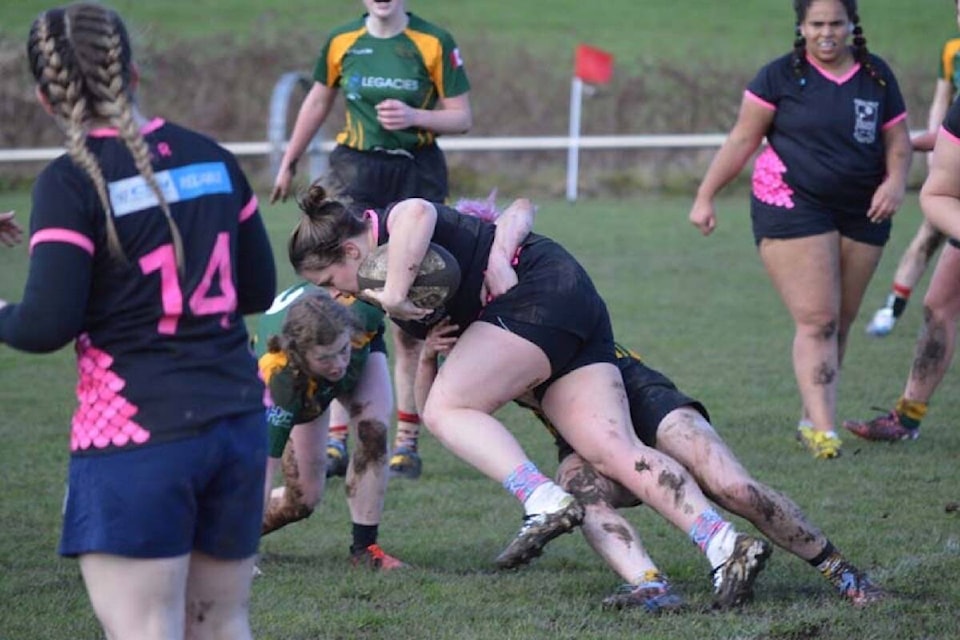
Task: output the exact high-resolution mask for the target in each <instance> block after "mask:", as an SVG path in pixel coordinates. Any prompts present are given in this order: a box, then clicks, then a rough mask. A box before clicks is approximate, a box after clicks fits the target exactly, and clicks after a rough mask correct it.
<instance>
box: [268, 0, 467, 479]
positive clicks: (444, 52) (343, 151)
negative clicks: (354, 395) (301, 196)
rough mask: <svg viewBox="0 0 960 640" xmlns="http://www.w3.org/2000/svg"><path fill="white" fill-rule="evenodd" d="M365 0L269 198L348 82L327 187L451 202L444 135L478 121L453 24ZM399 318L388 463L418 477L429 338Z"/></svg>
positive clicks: (281, 193)
mask: <svg viewBox="0 0 960 640" xmlns="http://www.w3.org/2000/svg"><path fill="white" fill-rule="evenodd" d="M363 4H364V6H365V7H366V9H367V13H366V14H364V15H363V16H362V17H360V18H357V19H356V20H353V21H351V22H349V23H347V24H345V25H342V26H340V27H337V28H335V29H333V30H332V31H331V33H330V36H329V37H328V39H327V41H326V42H325V43H324V45H323V47H322V48H321V50H320V56H319V59H318V60H317V63H316V66H315V68H314V72H313V78H314V84H313V87H312V88H311V90H310V92H309V93H308V95H307V96H306V98H305V99H304V101H303V104H302V105H301V107H300V112H299V114H298V115H297V121H296V124H295V125H294V128H293V133H292V134H291V136H290V141H289V143H288V145H287V148H286V151H285V153H284V155H283V158H282V160H281V161H280V168H279V171H278V172H277V177H276V182H275V185H274V188H273V194H272V197H271V202H276V201H277V200H278V199H283V200H285V199H286V198H287V196H288V194H289V193H290V185H291V181H292V179H293V175H294V171H295V167H296V164H297V160H298V159H299V158H300V156H301V155H302V154H303V152H304V151H305V150H306V148H307V145H308V144H309V142H310V140H311V139H312V138H313V137H314V135H315V134H316V132H317V130H319V128H320V127H321V126H322V125H323V123H324V122H325V121H326V119H327V116H328V115H329V114H330V109H331V107H332V105H333V102H334V99H335V98H336V95H337V92H338V90H340V89H342V90H343V93H344V97H345V98H346V110H347V118H346V123H345V125H344V128H343V130H342V131H341V132H340V133H339V134H338V135H337V146H336V148H335V149H334V150H333V152H332V153H331V154H330V159H329V164H330V170H329V175H328V176H327V178H328V182H329V184H328V185H327V186H328V187H331V188H332V190H333V191H334V192H336V193H337V195H338V196H340V197H345V198H349V199H350V200H353V201H354V202H355V203H358V204H361V205H363V206H366V207H369V208H371V209H382V208H385V207H386V206H387V205H389V204H391V203H393V202H396V201H398V200H404V199H407V198H413V197H418V198H424V199H425V200H429V201H431V202H445V201H446V200H447V197H448V196H449V189H448V184H447V164H446V160H445V158H444V155H443V152H442V151H441V150H440V148H439V147H438V146H437V144H436V138H437V136H438V135H441V134H455V133H464V132H466V131H467V130H469V129H470V126H471V124H472V121H473V116H472V113H471V110H470V100H469V97H468V93H469V91H470V83H469V81H468V80H467V74H466V71H465V69H464V65H463V59H462V57H461V55H460V50H459V49H458V48H457V45H456V42H455V41H454V39H453V37H452V36H451V35H450V34H449V33H448V32H447V31H445V30H444V29H441V28H440V27H438V26H436V25H434V24H432V23H430V22H427V21H426V20H423V19H421V18H420V17H419V16H417V15H415V14H413V13H408V12H407V11H406V2H405V0H363ZM328 190H331V189H329V188H328ZM391 326H392V327H393V329H392V336H393V344H394V348H395V354H394V356H395V367H394V385H395V388H396V392H397V393H396V395H397V433H396V440H395V442H394V454H393V457H392V458H391V461H390V469H391V472H392V473H394V474H397V475H402V476H406V477H409V478H416V477H418V476H419V475H420V470H421V461H420V457H419V455H418V453H417V440H418V438H419V431H420V417H419V416H418V414H417V409H416V401H415V400H414V397H413V380H414V377H415V375H416V367H417V361H418V359H419V353H420V348H421V346H422V342H421V341H420V340H417V339H415V338H413V337H411V336H409V335H407V334H405V333H403V332H402V331H401V330H400V329H399V328H398V327H396V326H394V325H391ZM339 415H340V417H339V418H338V417H337V416H336V415H335V416H334V417H333V418H332V421H331V439H330V442H329V446H328V450H327V454H328V458H329V462H330V467H329V470H328V472H333V474H334V475H341V474H342V471H343V470H344V469H345V464H344V462H345V461H346V459H347V454H346V426H345V420H343V418H345V413H344V412H340V414H339Z"/></svg>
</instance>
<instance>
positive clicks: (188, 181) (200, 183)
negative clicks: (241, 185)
mask: <svg viewBox="0 0 960 640" xmlns="http://www.w3.org/2000/svg"><path fill="white" fill-rule="evenodd" d="M156 178H157V184H158V185H159V186H160V191H161V193H163V197H164V198H165V199H166V201H167V202H168V203H169V204H173V203H175V202H184V201H186V200H195V199H197V198H201V197H203V196H207V195H213V194H217V193H232V192H233V184H232V183H231V181H230V174H229V173H228V172H227V167H226V165H225V164H224V163H222V162H200V163H197V164H190V165H187V166H185V167H178V168H176V169H169V170H167V171H161V172H159V173H158V174H157V175H156ZM107 187H108V189H109V191H110V204H111V206H112V207H113V215H114V216H116V217H118V218H119V217H120V216H125V215H128V214H131V213H136V212H138V211H144V210H146V209H150V208H152V207H156V206H158V205H159V204H160V201H159V200H158V199H157V196H156V194H155V193H154V192H153V189H151V188H150V185H149V184H147V181H146V179H144V177H143V176H133V177H132V178H125V179H123V180H117V181H116V182H111V183H110V184H108V185H107Z"/></svg>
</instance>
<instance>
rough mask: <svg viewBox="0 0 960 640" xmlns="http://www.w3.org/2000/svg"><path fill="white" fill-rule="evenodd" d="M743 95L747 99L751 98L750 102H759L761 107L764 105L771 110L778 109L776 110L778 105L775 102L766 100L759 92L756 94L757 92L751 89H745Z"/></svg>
mask: <svg viewBox="0 0 960 640" xmlns="http://www.w3.org/2000/svg"><path fill="white" fill-rule="evenodd" d="M743 97H744V98H746V99H747V100H749V101H750V102H755V103H757V104H758V105H760V106H761V107H764V108H766V109H770V110H771V111H776V110H777V105H775V104H773V103H772V102H767V101H766V100H764V99H763V98H761V97H760V96H758V95H757V94H755V93H754V92H752V91H749V90H747V91H744V92H743Z"/></svg>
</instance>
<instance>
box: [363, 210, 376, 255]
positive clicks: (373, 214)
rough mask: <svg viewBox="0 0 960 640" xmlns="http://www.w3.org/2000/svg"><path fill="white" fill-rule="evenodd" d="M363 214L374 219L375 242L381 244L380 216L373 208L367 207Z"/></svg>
mask: <svg viewBox="0 0 960 640" xmlns="http://www.w3.org/2000/svg"><path fill="white" fill-rule="evenodd" d="M363 215H365V216H367V217H368V218H370V219H371V220H372V221H373V244H375V245H377V246H380V216H379V215H377V212H376V211H374V210H373V209H367V210H366V211H364V212H363Z"/></svg>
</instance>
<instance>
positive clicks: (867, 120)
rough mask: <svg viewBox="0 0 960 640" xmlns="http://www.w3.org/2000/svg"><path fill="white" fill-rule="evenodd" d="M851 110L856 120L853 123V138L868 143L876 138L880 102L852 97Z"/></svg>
mask: <svg viewBox="0 0 960 640" xmlns="http://www.w3.org/2000/svg"><path fill="white" fill-rule="evenodd" d="M853 112H854V114H855V115H856V122H855V123H854V125H853V138H854V140H856V141H857V142H862V143H864V144H870V143H872V142H873V141H875V140H876V139H877V121H878V119H879V115H880V103H879V102H875V101H873V100H861V99H859V98H854V99H853Z"/></svg>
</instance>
